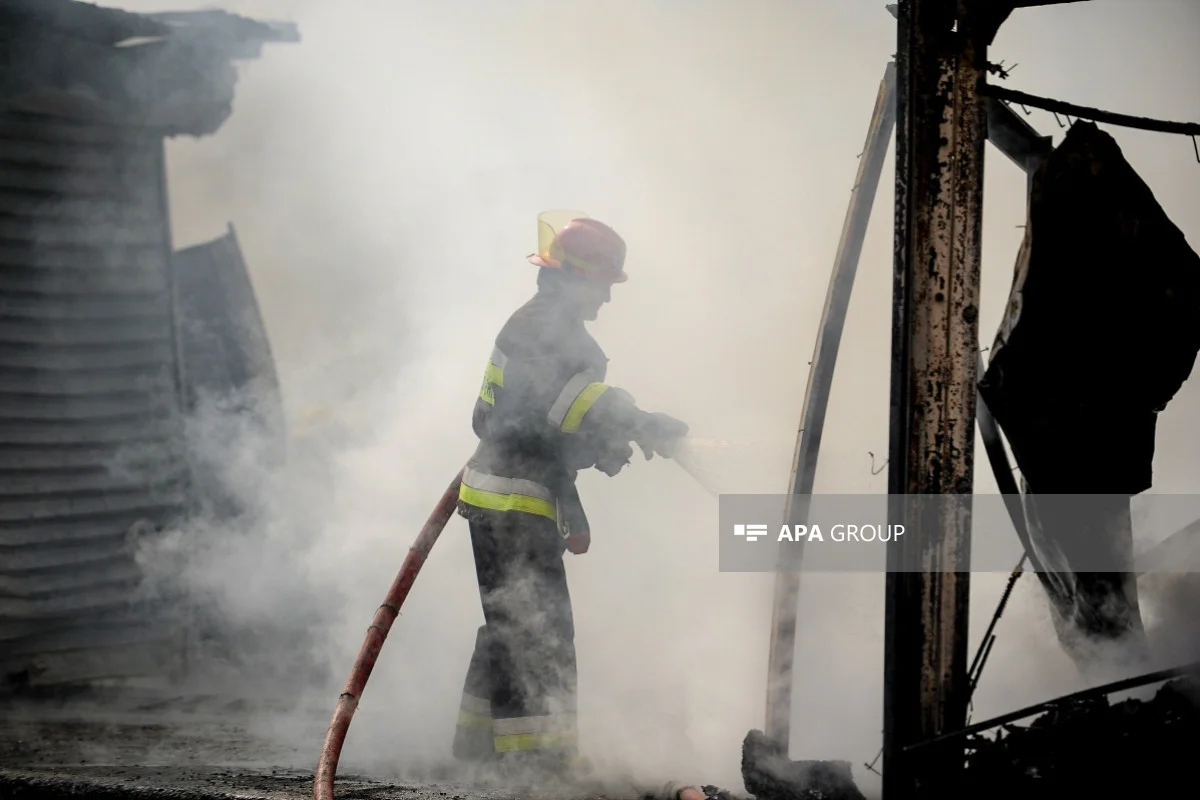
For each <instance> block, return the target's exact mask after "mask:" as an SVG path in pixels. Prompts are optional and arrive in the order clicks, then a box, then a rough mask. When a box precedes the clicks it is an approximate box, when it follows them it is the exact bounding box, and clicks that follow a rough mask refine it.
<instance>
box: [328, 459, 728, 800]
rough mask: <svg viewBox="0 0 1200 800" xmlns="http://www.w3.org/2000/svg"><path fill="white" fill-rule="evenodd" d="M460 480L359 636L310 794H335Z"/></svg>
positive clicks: (696, 793) (688, 792)
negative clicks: (394, 633)
mask: <svg viewBox="0 0 1200 800" xmlns="http://www.w3.org/2000/svg"><path fill="white" fill-rule="evenodd" d="M461 483H462V472H461V471H460V472H459V473H458V475H456V476H455V477H454V480H453V481H452V482H451V483H450V485H449V486H448V487H447V488H446V492H445V494H443V495H442V499H441V500H439V501H438V504H437V506H435V507H434V509H433V513H431V514H430V515H429V519H427V520H425V526H424V527H423V528H421V532H420V534H418V535H417V540H416V541H415V542H413V545H412V547H411V548H410V549H409V551H408V556H407V557H406V558H405V559H404V564H403V565H401V567H400V572H398V573H397V574H396V580H394V581H393V582H392V588H390V589H388V593H387V597H385V598H384V600H383V605H381V606H380V607H379V610H378V611H376V612H375V619H374V620H372V622H371V627H369V628H368V629H367V638H366V641H364V642H363V646H362V649H361V650H359V651H358V658H357V659H356V660H355V662H354V669H352V670H351V671H350V678H349V679H348V680H347V681H346V686H345V688H343V689H342V694H341V696H340V697H338V703H337V707H336V708H334V710H333V719H332V720H331V721H330V722H329V730H328V731H326V733H325V742H324V744H323V745H322V746H321V758H320V760H319V761H318V762H317V774H316V777H315V779H314V780H313V800H333V779H334V777H335V775H336V774H337V765H338V759H339V758H340V757H341V755H342V745H343V744H345V742H346V733H347V732H348V731H349V730H350V720H351V719H352V718H353V717H354V712H355V711H356V710H357V709H358V698H360V697H361V696H362V693H363V690H364V689H365V688H366V686H367V678H370V677H371V670H373V669H375V661H376V660H377V659H378V658H379V651H380V650H381V649H383V640H384V639H386V638H387V635H388V631H390V630H391V629H392V623H393V622H395V620H396V617H397V616H399V614H400V607H401V606H402V605H404V600H405V598H407V597H408V592H409V590H410V589H412V585H413V582H414V581H415V580H416V579H417V573H418V572H420V571H421V567H422V566H423V565H424V564H425V559H426V558H428V556H429V551H430V550H432V549H433V545H434V543H435V542H436V541H437V540H438V537H439V536H441V534H442V530H443V529H444V528H445V527H446V523H447V522H449V521H450V517H451V516H453V514H454V509H455V507H456V505H457V504H458V489H459V486H460V484H461ZM660 796H661V797H664V798H670V800H705V796H704V792H702V791H700V790H699V789H698V788H696V787H694V786H690V785H685V784H677V783H669V784H667V786H666V787H664V789H663V790H662V791H661V792H660Z"/></svg>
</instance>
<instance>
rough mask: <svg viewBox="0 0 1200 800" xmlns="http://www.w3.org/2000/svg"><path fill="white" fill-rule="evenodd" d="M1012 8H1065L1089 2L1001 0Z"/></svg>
mask: <svg viewBox="0 0 1200 800" xmlns="http://www.w3.org/2000/svg"><path fill="white" fill-rule="evenodd" d="M1001 2H1004V3H1005V4H1006V5H1008V6H1011V7H1013V8H1035V7H1037V6H1065V5H1066V4H1067V3H1087V2H1090V0H1001Z"/></svg>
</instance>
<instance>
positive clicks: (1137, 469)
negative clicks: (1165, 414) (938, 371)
mask: <svg viewBox="0 0 1200 800" xmlns="http://www.w3.org/2000/svg"><path fill="white" fill-rule="evenodd" d="M1197 350H1200V257H1198V256H1197V255H1196V253H1195V251H1194V250H1192V248H1191V247H1190V246H1189V245H1188V243H1187V241H1186V240H1185V238H1184V235H1183V233H1182V232H1181V231H1180V230H1179V228H1177V227H1176V226H1175V225H1174V224H1173V223H1172V222H1171V221H1170V219H1169V218H1168V217H1167V215H1166V213H1165V212H1164V211H1163V209H1162V207H1161V206H1160V205H1159V204H1158V202H1157V201H1156V200H1155V198H1154V195H1153V193H1152V192H1151V191H1150V189H1149V187H1148V186H1147V185H1146V184H1145V182H1143V181H1142V179H1141V178H1140V177H1139V176H1138V175H1137V173H1136V172H1135V171H1134V170H1133V168H1132V167H1131V166H1130V165H1129V164H1128V163H1127V162H1126V160H1125V158H1124V156H1123V155H1122V153H1121V150H1120V148H1119V147H1118V146H1117V144H1116V142H1115V141H1114V140H1113V138H1112V137H1111V136H1109V135H1108V134H1106V133H1104V132H1103V131H1101V130H1100V129H1099V128H1097V127H1096V125H1094V124H1092V123H1086V122H1079V123H1076V124H1075V125H1074V126H1072V128H1071V130H1070V131H1069V132H1068V133H1067V135H1066V137H1065V138H1064V140H1063V142H1062V144H1061V145H1060V146H1059V147H1058V148H1057V149H1056V150H1055V152H1054V153H1053V154H1052V155H1051V156H1050V158H1049V159H1048V160H1047V162H1046V163H1045V164H1044V165H1043V166H1042V167H1041V168H1040V169H1039V171H1038V172H1037V174H1035V176H1034V179H1033V184H1032V187H1031V197H1030V210H1029V219H1028V225H1027V227H1026V231H1025V240H1024V242H1023V243H1022V246H1021V249H1020V252H1019V254H1018V257H1017V264H1016V272H1015V276H1014V279H1013V286H1012V291H1011V294H1010V296H1009V302H1008V308H1007V313H1006V315H1005V318H1004V320H1003V322H1002V324H1001V327H1000V330H999V331H998V333H997V335H996V339H995V342H994V343H993V345H992V347H991V354H990V355H991V358H990V362H989V366H988V369H987V371H986V373H985V374H984V378H983V380H982V381H981V382H980V393H981V394H982V396H983V398H984V401H985V402H986V403H987V404H988V407H989V409H990V410H991V411H992V413H993V415H994V416H995V418H996V421H997V423H998V424H999V425H1000V427H1001V429H1002V430H1003V431H1004V434H1005V436H1006V437H1007V438H1008V440H1009V444H1010V445H1011V447H1012V450H1013V455H1014V457H1015V458H1016V462H1017V465H1018V467H1019V468H1020V470H1021V473H1022V478H1023V481H1024V484H1025V491H1026V496H1025V498H1024V501H1023V504H1024V507H1025V514H1026V518H1027V520H1028V522H1029V528H1030V530H1029V532H1030V538H1031V540H1032V544H1033V546H1034V548H1035V549H1036V551H1037V554H1038V556H1039V558H1040V559H1041V562H1042V563H1043V565H1044V566H1045V568H1046V569H1047V570H1048V571H1049V572H1050V573H1053V574H1048V575H1043V576H1042V577H1043V585H1044V586H1045V588H1046V590H1047V593H1048V595H1049V597H1050V599H1051V601H1052V603H1053V606H1054V609H1055V611H1056V612H1057V614H1056V616H1057V619H1056V623H1058V633H1059V638H1060V640H1061V641H1062V643H1063V645H1064V647H1065V649H1067V651H1068V652H1069V653H1071V654H1072V655H1073V656H1076V661H1077V663H1080V664H1081V667H1082V666H1084V665H1083V664H1082V663H1081V662H1084V661H1086V660H1087V657H1086V656H1085V655H1083V653H1084V652H1085V651H1084V650H1076V649H1075V647H1074V643H1073V641H1072V640H1076V639H1077V638H1078V635H1080V634H1082V635H1083V636H1085V637H1087V638H1093V639H1094V638H1101V639H1109V640H1117V639H1125V638H1126V636H1127V635H1128V634H1135V636H1134V638H1133V642H1136V646H1135V647H1134V650H1142V651H1144V639H1143V635H1142V625H1141V617H1140V613H1139V611H1138V602H1137V583H1136V577H1135V576H1134V575H1133V563H1132V561H1133V557H1132V552H1133V551H1132V526H1131V520H1130V511H1129V498H1130V497H1131V496H1132V495H1135V494H1138V493H1139V492H1142V491H1145V490H1146V489H1148V488H1150V486H1151V484H1152V477H1153V472H1152V466H1153V458H1154V437H1155V424H1156V422H1157V415H1158V413H1159V412H1160V411H1162V410H1163V409H1164V408H1165V407H1166V405H1167V404H1168V402H1170V400H1171V398H1172V397H1174V395H1175V394H1176V392H1178V391H1179V388H1180V387H1181V386H1182V385H1183V382H1184V381H1185V380H1187V378H1188V377H1189V375H1190V374H1191V372H1192V369H1193V366H1194V364H1195V360H1196V355H1197ZM1047 495H1059V496H1060V497H1056V498H1051V497H1047ZM1062 495H1076V496H1078V495H1108V497H1106V498H1104V499H1103V500H1100V499H1099V498H1095V501H1094V502H1091V503H1080V502H1079V501H1078V500H1075V501H1071V500H1069V499H1067V498H1065V497H1061V496H1062ZM1101 569H1103V570H1104V571H1100V570H1101ZM1129 655H1133V653H1130V654H1129Z"/></svg>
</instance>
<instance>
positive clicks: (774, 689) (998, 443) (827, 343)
mask: <svg viewBox="0 0 1200 800" xmlns="http://www.w3.org/2000/svg"><path fill="white" fill-rule="evenodd" d="M888 10H889V12H891V13H892V15H893V17H897V16H898V12H897V7H896V6H888ZM896 105H897V87H896V65H895V63H894V62H893V63H890V64H889V65H888V67H887V69H886V71H885V74H884V79H883V81H881V84H880V90H879V94H878V96H877V98H876V106H875V110H874V112H873V114H872V122H871V127H870V130H869V132H868V135H867V141H866V145H865V147H864V150H863V156H862V160H861V161H860V164H859V171H858V175H857V178H856V181H855V185H854V190H853V192H852V195H851V200H850V206H849V208H848V210H847V214H846V218H845V221H844V224H843V228H842V236H841V241H840V243H839V247H838V252H837V256H836V258H835V261H834V268H833V272H832V274H831V276H830V282H829V287H828V290H827V294H826V299H825V307H824V310H823V312H822V317H821V323H820V327H819V331H818V335H817V341H816V344H815V345H814V352H813V359H812V362H811V369H810V372H809V380H808V385H807V386H806V388H805V395H804V408H803V412H802V416H801V421H800V426H799V431H798V433H797V441H796V450H795V453H794V456H793V462H792V472H791V477H790V486H789V491H790V497H789V501H788V505H787V509H786V516H787V519H788V520H789V523H795V522H800V523H803V521H804V520H803V517H804V516H805V514H806V509H805V508H803V507H802V506H803V503H802V498H803V497H804V496H806V495H809V494H811V492H812V488H813V483H814V479H815V475H816V466H817V455H818V451H819V449H820V443H821V435H822V432H823V427H824V420H825V412H826V409H827V407H828V402H829V392H830V387H831V385H832V380H833V372H834V365H835V362H836V359H837V353H838V346H839V344H840V341H841V334H842V330H843V328H844V324H845V318H846V313H847V309H848V307H849V302H850V295H851V291H852V288H853V283H854V277H855V273H856V270H857V265H858V260H859V256H860V255H861V252H862V246H863V241H864V239H865V237H866V232H867V226H868V223H869V219H870V214H871V209H872V206H873V202H874V198H875V194H876V191H877V189H878V186H879V181H880V176H881V173H882V169H883V161H884V158H885V156H886V148H887V145H888V143H889V141H890V139H891V135H892V130H893V128H894V126H895V112H896ZM986 111H987V138H988V139H989V140H990V141H992V143H993V144H995V145H996V147H997V148H998V149H999V150H1000V152H1001V153H1003V154H1004V155H1005V156H1006V157H1008V158H1009V159H1010V160H1011V161H1012V162H1013V163H1015V164H1016V165H1017V166H1019V167H1021V168H1022V169H1023V170H1024V171H1025V172H1026V173H1028V174H1029V175H1030V176H1031V177H1032V174H1033V172H1034V171H1035V170H1036V168H1037V167H1038V165H1040V164H1041V163H1042V161H1043V160H1044V159H1045V158H1046V157H1048V156H1049V154H1050V152H1051V150H1052V149H1053V145H1052V139H1051V137H1048V136H1041V135H1040V134H1039V133H1038V132H1037V130H1036V129H1034V128H1033V127H1032V126H1031V125H1029V124H1028V123H1027V122H1026V121H1025V120H1023V119H1021V118H1020V117H1019V116H1017V114H1016V113H1015V112H1013V111H1012V109H1010V108H1009V107H1008V106H1007V105H1005V104H1004V103H1002V102H999V101H996V100H993V99H991V98H988V99H987V103H986ZM982 367H983V364H982V361H980V364H979V369H980V370H982ZM977 402H979V403H982V400H981V399H979V398H978V396H977ZM979 424H980V429H981V434H982V437H983V441H984V444H985V447H986V449H987V452H988V456H989V460H990V461H991V465H992V469H993V473H994V475H995V477H996V480H997V484H998V486H999V487H1000V491H1001V493H1002V494H1005V495H1009V494H1012V495H1016V494H1017V493H1018V490H1017V488H1016V482H1015V480H1014V479H1013V476H1012V469H1011V467H1010V465H1009V462H1008V455H1007V453H1006V451H1005V449H1004V444H1003V441H1002V439H1001V437H1000V432H999V429H998V428H997V426H996V425H995V422H994V420H993V419H992V418H991V416H990V414H988V413H987V410H986V407H982V406H981V407H980V413H979ZM797 499H801V502H796V501H797ZM1009 513H1010V516H1011V518H1012V521H1013V525H1014V526H1015V527H1016V528H1017V531H1018V535H1021V534H1023V533H1024V515H1023V511H1022V510H1021V506H1020V501H1019V500H1016V499H1014V501H1013V503H1010V504H1009ZM1021 539H1022V542H1023V543H1024V542H1025V541H1026V539H1027V537H1026V536H1023V535H1022V536H1021ZM783 552H784V556H785V559H786V560H785V561H784V562H782V563H781V564H780V571H779V573H777V575H776V579H775V594H774V605H773V614H772V622H771V644H770V655H769V658H768V676H767V701H766V725H765V732H766V735H767V736H768V737H769V738H771V739H772V740H774V741H775V742H777V743H778V744H780V745H781V746H782V748H783V751H784V752H787V751H788V746H789V744H790V732H791V713H792V687H793V683H794V682H793V666H794V665H793V660H794V654H795V645H796V626H797V612H798V598H799V591H800V575H799V572H798V567H799V560H800V558H802V553H801V552H800V550H799V548H787V549H785V550H784V551H783Z"/></svg>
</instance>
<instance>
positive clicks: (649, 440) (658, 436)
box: [637, 411, 689, 461]
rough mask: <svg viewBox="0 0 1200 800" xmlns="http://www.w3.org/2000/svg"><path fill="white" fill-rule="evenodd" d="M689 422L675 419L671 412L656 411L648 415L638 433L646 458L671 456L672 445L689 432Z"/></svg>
mask: <svg viewBox="0 0 1200 800" xmlns="http://www.w3.org/2000/svg"><path fill="white" fill-rule="evenodd" d="M688 430H689V429H688V426H687V423H685V422H682V421H680V420H677V419H675V418H674V417H672V416H670V415H669V414H663V413H662V412H661V411H654V412H651V413H649V414H647V415H646V420H645V422H643V423H642V429H641V431H640V432H639V434H638V439H637V444H638V447H640V448H642V453H644V454H645V456H646V460H647V461H649V460H650V459H652V458H654V455H655V454H656V453H657V454H658V455H660V456H662V457H664V458H670V457H671V445H672V444H674V443H675V442H677V441H678V440H679V439H682V438H683V437H684V436H687V434H688Z"/></svg>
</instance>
